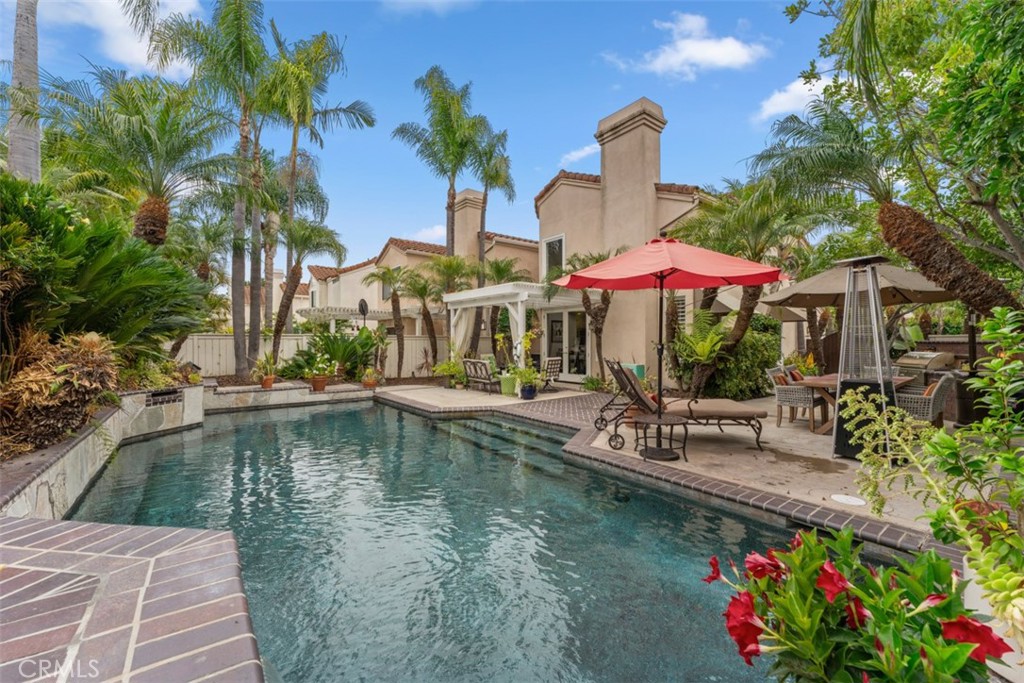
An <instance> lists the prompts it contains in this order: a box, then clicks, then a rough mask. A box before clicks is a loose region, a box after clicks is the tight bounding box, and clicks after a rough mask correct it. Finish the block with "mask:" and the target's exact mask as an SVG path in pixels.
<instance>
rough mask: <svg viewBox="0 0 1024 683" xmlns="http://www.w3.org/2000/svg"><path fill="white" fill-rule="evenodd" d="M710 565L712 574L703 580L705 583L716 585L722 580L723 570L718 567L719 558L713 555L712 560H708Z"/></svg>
mask: <svg viewBox="0 0 1024 683" xmlns="http://www.w3.org/2000/svg"><path fill="white" fill-rule="evenodd" d="M708 564H710V565H711V573H710V574H708V575H707V576H705V577H704V578H703V581H704V583H714V582H715V581H718V580H719V579H720V578H722V570H721V569H720V568H719V567H718V557H717V556H716V555H712V556H711V559H710V560H708Z"/></svg>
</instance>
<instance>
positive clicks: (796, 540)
mask: <svg viewBox="0 0 1024 683" xmlns="http://www.w3.org/2000/svg"><path fill="white" fill-rule="evenodd" d="M803 544H804V539H803V537H802V536H801V535H800V532H799V531H798V532H796V536H794V537H793V540H792V541H790V542H789V549H790V550H796V549H797V548H799V547H800V546H802V545H803Z"/></svg>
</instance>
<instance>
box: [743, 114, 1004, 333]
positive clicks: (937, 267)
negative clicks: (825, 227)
mask: <svg viewBox="0 0 1024 683" xmlns="http://www.w3.org/2000/svg"><path fill="white" fill-rule="evenodd" d="M808 114H809V115H808V118H807V119H806V120H804V119H801V118H800V117H798V116H795V115H793V116H787V117H786V118H784V119H782V120H781V121H777V122H776V123H775V125H774V126H773V127H772V134H773V136H774V138H775V142H774V143H773V144H772V145H770V146H769V147H768V148H767V149H765V150H764V151H763V152H761V153H760V154H758V155H756V156H755V157H754V160H753V165H752V168H753V170H754V171H755V172H760V173H764V174H766V175H768V176H769V177H770V178H771V179H772V181H773V182H775V183H776V185H778V186H779V187H780V189H782V190H783V191H790V192H793V193H795V194H798V195H801V196H804V197H811V198H819V197H827V196H829V195H832V194H835V193H837V192H857V193H863V194H865V195H867V196H868V197H870V198H871V199H872V200H873V201H875V202H876V203H877V204H878V223H879V225H880V226H881V228H882V238H883V239H884V240H885V242H886V244H888V245H889V246H891V247H892V248H893V249H894V250H896V252H897V253H899V254H900V255H902V256H903V257H905V258H906V259H907V260H908V261H910V262H911V263H912V264H914V265H915V266H916V267H917V268H918V270H920V271H921V274H922V275H924V276H925V277H926V278H928V279H929V280H931V281H932V282H934V283H935V284H937V285H939V286H941V287H942V288H944V289H946V290H947V291H949V292H952V293H953V294H955V295H956V297H957V298H958V299H960V300H961V301H963V302H964V303H965V304H967V305H968V306H969V307H971V308H973V309H974V310H976V311H979V312H980V313H982V314H985V315H987V314H989V313H990V312H991V311H992V309H993V308H994V307H996V306H1009V307H1011V308H1019V307H1020V303H1019V302H1018V301H1017V299H1016V298H1015V297H1014V296H1013V295H1012V294H1011V293H1010V292H1009V291H1008V290H1007V289H1006V287H1005V286H1004V285H1003V284H1002V283H1001V282H999V281H998V280H996V279H995V278H993V277H992V276H991V275H989V274H988V273H986V272H984V271H983V270H981V269H980V268H978V267H977V266H976V265H974V264H973V263H972V262H971V261H969V260H968V259H967V258H966V257H965V256H964V255H963V253H962V252H961V251H960V250H959V249H957V248H956V247H955V246H954V245H953V243H952V242H950V241H949V240H948V239H946V238H945V237H944V236H943V235H942V233H941V232H940V230H939V227H938V225H937V224H936V223H935V222H934V221H932V220H930V219H929V218H928V217H927V216H925V215H923V214H922V213H921V212H920V211H917V210H916V209H914V208H912V207H910V206H907V205H905V204H901V203H899V202H897V201H895V196H896V192H895V187H894V179H895V171H896V169H897V168H898V159H896V158H895V157H891V156H885V155H884V154H883V153H880V152H879V151H878V150H877V149H876V148H875V147H874V146H872V145H871V144H869V142H868V140H867V139H866V137H865V134H864V132H863V131H862V130H861V129H860V128H859V127H858V125H857V124H856V122H854V120H853V119H852V118H851V117H850V116H849V115H848V114H847V113H846V112H844V111H843V110H842V109H841V108H840V107H838V106H837V105H835V104H833V103H831V102H828V101H822V100H819V101H816V102H814V103H812V104H811V105H810V106H809V108H808Z"/></svg>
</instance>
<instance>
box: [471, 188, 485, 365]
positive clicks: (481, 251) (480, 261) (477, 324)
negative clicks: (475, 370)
mask: <svg viewBox="0 0 1024 683" xmlns="http://www.w3.org/2000/svg"><path fill="white" fill-rule="evenodd" d="M487 193H488V187H487V185H484V196H483V200H482V201H481V203H480V230H479V232H478V233H477V236H476V263H477V272H476V286H477V287H483V286H484V275H485V273H484V259H485V258H486V257H487V255H486V253H485V252H486V248H487V238H486V237H485V236H486V234H487V227H486V226H487ZM483 323H484V307H483V306H477V307H476V308H475V309H474V310H473V333H472V334H471V335H470V337H469V352H470V356H471V357H472V358H479V357H480V354H479V353H477V350H478V349H479V348H480V328H481V327H483Z"/></svg>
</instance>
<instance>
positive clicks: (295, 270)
mask: <svg viewBox="0 0 1024 683" xmlns="http://www.w3.org/2000/svg"><path fill="white" fill-rule="evenodd" d="M301 281H302V264H301V263H296V264H295V265H293V266H292V267H291V270H289V271H288V279H287V280H285V285H284V294H282V295H281V305H280V306H279V307H278V309H277V320H275V321H274V346H273V352H272V353H273V354H274V363H275V364H276V363H277V359H278V355H279V354H280V352H281V335H283V334H284V319H285V317H287V316H286V313H287V312H288V311H289V310H291V307H292V299H294V298H295V292H296V291H297V290H298V289H299V282H301Z"/></svg>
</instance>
